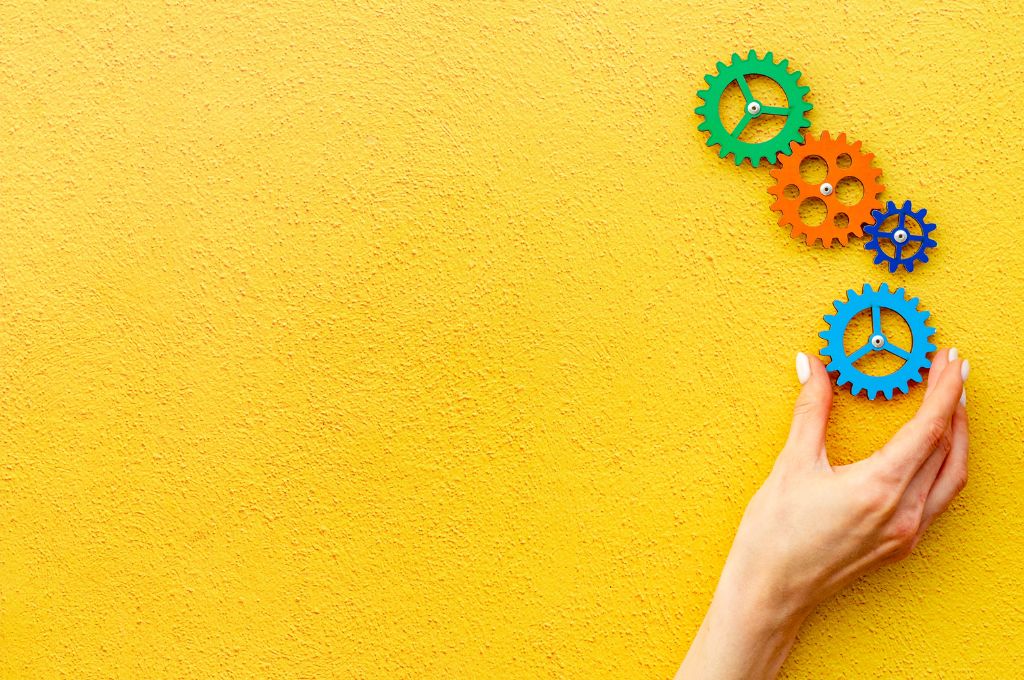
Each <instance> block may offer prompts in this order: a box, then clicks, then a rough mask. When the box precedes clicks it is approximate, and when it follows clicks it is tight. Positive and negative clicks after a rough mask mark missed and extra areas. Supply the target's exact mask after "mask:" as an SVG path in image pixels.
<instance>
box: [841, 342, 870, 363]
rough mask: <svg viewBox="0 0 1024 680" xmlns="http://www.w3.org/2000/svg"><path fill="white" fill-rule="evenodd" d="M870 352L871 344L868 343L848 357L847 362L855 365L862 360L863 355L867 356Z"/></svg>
mask: <svg viewBox="0 0 1024 680" xmlns="http://www.w3.org/2000/svg"><path fill="white" fill-rule="evenodd" d="M870 351H871V343H870V342H869V343H868V344H866V345H864V346H863V347H861V348H860V349H859V350H857V351H856V352H854V353H853V354H851V355H850V356H848V357H847V360H848V361H849V362H850V363H851V364H855V363H857V361H859V360H860V359H862V358H864V355H865V354H867V353H868V352H870Z"/></svg>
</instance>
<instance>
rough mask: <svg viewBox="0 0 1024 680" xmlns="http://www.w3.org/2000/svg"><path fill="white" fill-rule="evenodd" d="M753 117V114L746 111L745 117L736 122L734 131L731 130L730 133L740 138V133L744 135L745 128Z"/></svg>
mask: <svg viewBox="0 0 1024 680" xmlns="http://www.w3.org/2000/svg"><path fill="white" fill-rule="evenodd" d="M752 117H753V116H751V115H750V114H749V113H744V114H743V117H742V118H740V122H738V123H736V127H735V128H733V130H732V132H730V133H729V135H730V136H731V137H733V138H738V137H739V136H740V135H742V134H743V130H744V129H746V127H747V123H749V122H750V119H751V118H752Z"/></svg>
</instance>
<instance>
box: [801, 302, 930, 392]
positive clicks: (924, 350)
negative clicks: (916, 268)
mask: <svg viewBox="0 0 1024 680" xmlns="http://www.w3.org/2000/svg"><path fill="white" fill-rule="evenodd" d="M846 296H847V301H846V302H843V301H841V300H836V301H835V302H834V303H833V304H834V305H835V308H836V313H835V314H829V315H826V316H825V323H827V324H828V330H825V331H822V332H821V333H819V334H818V335H820V336H821V338H822V339H823V340H825V342H826V345H825V347H824V348H823V349H822V350H821V354H822V355H823V356H827V357H831V361H829V363H828V365H827V366H826V367H825V368H826V369H828V370H829V371H835V372H837V373H838V374H839V375H838V377H837V379H836V384H837V385H838V386H839V387H842V386H843V385H845V384H847V383H849V384H850V392H852V393H853V394H855V395H856V394H859V393H860V392H861V391H862V390H866V391H867V395H868V398H869V399H874V398H875V397H877V396H878V395H879V393H882V394H884V395H885V398H886V399H892V395H893V391H894V390H897V389H898V390H900V391H901V392H903V394H906V393H907V392H909V391H910V383H911V382H921V371H922V370H924V369H926V368H929V367H930V366H931V365H932V361H931V359H930V358H929V356H928V355H929V353H930V352H934V351H935V345H933V344H932V342H931V337H932V336H933V335H935V329H934V328H930V327H928V325H927V324H926V323H925V322H926V321H927V320H928V317H929V316H930V315H931V312H926V311H919V310H918V308H917V305H918V299H917V298H913V299H912V300H907V299H906V295H905V293H904V291H903V289H902V288H899V289H898V290H896V291H895V292H890V291H889V284H887V283H883V284H882V285H881V286H879V288H878V290H877V291H876V290H873V289H872V288H871V286H870V285H868V284H866V283H865V284H864V289H863V291H862V292H861V293H860V294H858V293H856V292H854V291H853V290H848V291H847V292H846ZM868 309H870V310H871V336H870V337H869V338H868V341H867V342H866V343H864V346H863V347H860V348H859V349H857V350H856V351H854V352H853V353H852V354H849V355H848V354H847V353H846V349H845V346H844V343H843V338H844V336H845V335H846V327H847V325H848V324H849V323H850V321H851V320H852V319H853V317H855V316H857V314H859V313H861V312H863V311H866V310H868ZM883 309H889V310H892V311H894V312H896V313H897V314H899V315H900V316H901V317H902V318H903V321H904V322H905V323H906V324H907V327H908V328H910V336H911V341H910V343H911V347H910V349H909V350H905V349H902V348H900V347H897V346H896V345H894V344H892V343H891V342H890V341H889V339H888V338H887V337H886V336H885V334H884V333H883V332H882V310H883ZM869 352H888V353H890V354H892V355H895V356H897V357H899V358H900V359H903V365H902V366H901V367H900V368H899V369H898V370H897V371H895V372H894V373H890V374H889V375H884V376H873V375H868V374H866V373H864V372H863V371H861V370H859V369H858V368H857V367H856V366H854V364H855V363H856V362H857V360H859V359H861V358H862V357H864V356H865V355H867V354H868V353H869Z"/></svg>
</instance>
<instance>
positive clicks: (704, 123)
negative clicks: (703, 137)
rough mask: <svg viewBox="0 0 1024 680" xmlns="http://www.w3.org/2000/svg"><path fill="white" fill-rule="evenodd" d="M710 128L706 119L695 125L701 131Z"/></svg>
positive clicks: (708, 130) (707, 130) (706, 130)
mask: <svg viewBox="0 0 1024 680" xmlns="http://www.w3.org/2000/svg"><path fill="white" fill-rule="evenodd" d="M710 128H711V126H710V125H709V124H708V122H707V121H704V122H703V123H701V124H700V125H698V126H697V129H698V130H700V131H702V132H710V131H711V129H710Z"/></svg>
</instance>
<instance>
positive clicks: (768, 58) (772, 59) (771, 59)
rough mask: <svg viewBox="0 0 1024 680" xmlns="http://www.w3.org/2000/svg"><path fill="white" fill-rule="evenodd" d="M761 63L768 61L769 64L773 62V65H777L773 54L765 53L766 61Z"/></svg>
mask: <svg viewBox="0 0 1024 680" xmlns="http://www.w3.org/2000/svg"><path fill="white" fill-rule="evenodd" d="M761 61H767V62H771V63H772V64H774V63H775V55H774V54H772V53H771V52H765V53H764V59H762V60H761Z"/></svg>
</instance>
